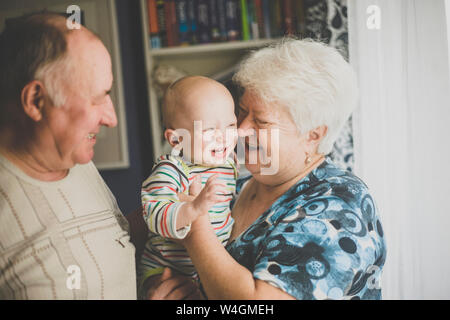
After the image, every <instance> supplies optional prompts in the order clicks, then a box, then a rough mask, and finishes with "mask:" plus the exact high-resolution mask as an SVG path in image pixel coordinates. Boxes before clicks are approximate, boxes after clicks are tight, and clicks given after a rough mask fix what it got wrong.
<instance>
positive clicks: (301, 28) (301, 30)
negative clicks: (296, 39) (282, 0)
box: [294, 0, 306, 38]
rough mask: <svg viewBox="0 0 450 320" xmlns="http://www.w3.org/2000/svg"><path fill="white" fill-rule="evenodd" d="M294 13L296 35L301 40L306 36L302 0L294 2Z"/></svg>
mask: <svg viewBox="0 0 450 320" xmlns="http://www.w3.org/2000/svg"><path fill="white" fill-rule="evenodd" d="M294 12H295V16H296V20H295V30H296V34H297V35H299V36H300V37H302V38H303V37H304V36H305V34H306V21H305V8H304V2H303V0H294Z"/></svg>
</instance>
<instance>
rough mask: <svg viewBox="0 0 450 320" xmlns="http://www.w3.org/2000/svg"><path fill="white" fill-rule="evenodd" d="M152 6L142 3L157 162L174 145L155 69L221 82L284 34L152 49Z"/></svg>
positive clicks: (144, 0) (153, 137)
mask: <svg viewBox="0 0 450 320" xmlns="http://www.w3.org/2000/svg"><path fill="white" fill-rule="evenodd" d="M148 3H149V2H148V0H140V11H141V21H142V35H143V47H144V57H145V68H146V76H147V84H148V98H149V99H148V101H149V108H150V110H149V111H150V112H149V115H150V127H151V129H150V130H151V132H150V134H151V137H152V143H153V154H154V158H155V159H156V158H157V157H158V156H159V155H161V154H164V153H170V146H169V145H168V144H167V143H166V142H165V141H164V136H163V127H162V124H161V122H162V121H161V115H160V114H161V112H160V104H159V97H158V94H157V88H156V84H155V81H154V79H153V72H154V69H155V67H156V66H159V65H170V66H172V67H175V68H177V69H178V70H181V71H183V72H184V73H186V74H188V75H203V76H207V77H211V78H214V79H217V78H220V77H221V76H222V75H224V74H226V73H227V72H230V71H232V70H233V69H234V68H235V66H236V65H237V64H238V63H239V62H240V61H241V60H242V59H243V58H244V57H245V56H246V55H247V54H248V53H249V52H250V51H251V50H255V49H258V48H261V47H264V46H267V45H270V44H271V43H274V42H275V41H277V40H278V39H280V38H281V34H280V33H283V31H281V30H278V34H271V35H270V37H266V38H262V39H248V37H245V38H246V39H248V40H233V41H227V42H214V43H206V44H193V45H181V46H170V47H162V48H161V47H157V48H152V45H151V44H152V40H151V38H150V23H149V10H148V7H147V6H148ZM237 3H239V1H238V2H237ZM241 38H244V37H241Z"/></svg>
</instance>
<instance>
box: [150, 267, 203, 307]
mask: <svg viewBox="0 0 450 320" xmlns="http://www.w3.org/2000/svg"><path fill="white" fill-rule="evenodd" d="M144 286H145V288H148V289H147V295H146V298H147V299H148V300H204V297H203V295H202V294H201V292H200V290H199V288H198V286H197V284H195V283H194V282H193V281H192V279H191V278H190V277H186V276H182V275H180V274H175V273H174V272H173V271H172V269H170V268H165V269H164V272H163V273H162V274H159V275H154V276H151V277H150V278H148V279H147V280H146V282H145V284H144Z"/></svg>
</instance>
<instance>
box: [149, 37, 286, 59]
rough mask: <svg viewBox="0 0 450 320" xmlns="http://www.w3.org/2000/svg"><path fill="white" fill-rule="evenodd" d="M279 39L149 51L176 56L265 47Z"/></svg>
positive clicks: (155, 55)
mask: <svg viewBox="0 0 450 320" xmlns="http://www.w3.org/2000/svg"><path fill="white" fill-rule="evenodd" d="M279 40H280V39H260V40H247V41H230V42H221V43H208V44H198V45H191V46H180V47H171V48H162V49H151V50H149V52H150V55H151V56H153V57H160V56H176V55H185V54H193V53H208V52H214V51H227V50H241V49H247V48H248V49H250V48H259V47H263V46H266V45H269V44H272V43H274V42H277V41H279Z"/></svg>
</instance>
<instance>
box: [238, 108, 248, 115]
mask: <svg viewBox="0 0 450 320" xmlns="http://www.w3.org/2000/svg"><path fill="white" fill-rule="evenodd" d="M238 111H239V115H245V114H247V113H248V112H247V110H244V109H242V108H241V107H239V108H238Z"/></svg>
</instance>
